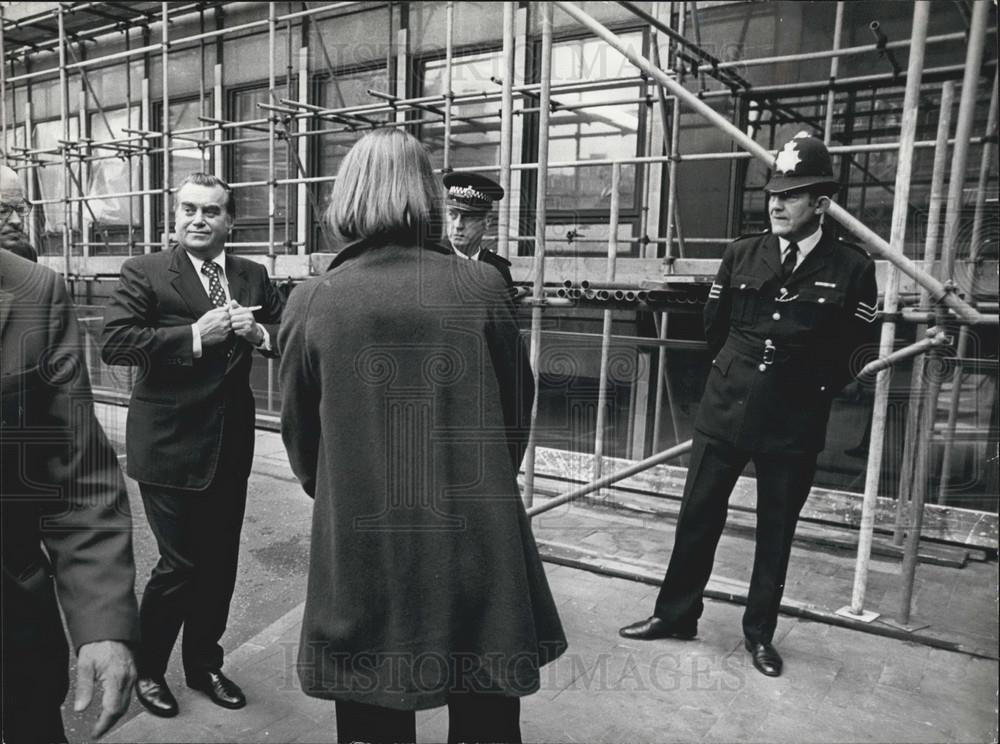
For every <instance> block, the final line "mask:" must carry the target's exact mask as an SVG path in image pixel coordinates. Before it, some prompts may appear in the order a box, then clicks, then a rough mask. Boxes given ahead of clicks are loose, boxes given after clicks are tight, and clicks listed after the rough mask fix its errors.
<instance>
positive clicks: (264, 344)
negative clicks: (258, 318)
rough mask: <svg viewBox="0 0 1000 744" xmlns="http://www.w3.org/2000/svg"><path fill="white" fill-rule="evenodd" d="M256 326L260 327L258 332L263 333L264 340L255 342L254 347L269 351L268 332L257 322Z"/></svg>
mask: <svg viewBox="0 0 1000 744" xmlns="http://www.w3.org/2000/svg"><path fill="white" fill-rule="evenodd" d="M257 326H258V327H259V328H260V332H261V333H263V334H264V340H263V341H261V342H260V343H259V344H257V346H256V347H255V348H257V349H259V350H260V351H270V350H271V334H270V333H268V332H267V329H266V328H265V327H264V326H262V325H260V324H259V323H258V324H257Z"/></svg>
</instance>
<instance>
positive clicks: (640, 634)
mask: <svg viewBox="0 0 1000 744" xmlns="http://www.w3.org/2000/svg"><path fill="white" fill-rule="evenodd" d="M618 635H620V636H621V637H622V638H631V639H632V640H637V641H654V640H656V639H657V638H679V639H680V640H682V641H690V640H691V639H692V638H694V637H695V636H696V635H698V628H697V627H694V628H678V627H675V626H673V625H671V624H670V623H668V622H667V621H666V620H663V619H661V618H658V617H656V616H655V615H654V616H653V617H649V618H646V619H645V620H640V621H639V622H637V623H632V624H631V625H626V626H625V627H624V628H621V629H620V630H619V631H618Z"/></svg>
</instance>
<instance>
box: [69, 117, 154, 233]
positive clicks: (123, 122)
mask: <svg viewBox="0 0 1000 744" xmlns="http://www.w3.org/2000/svg"><path fill="white" fill-rule="evenodd" d="M138 127H139V110H138V109H137V108H133V109H132V112H131V116H129V112H128V111H127V110H126V109H123V108H122V109H117V110H114V111H105V112H104V114H100V113H95V114H91V115H90V132H91V139H92V140H94V146H93V147H92V148H91V151H92V153H93V154H94V156H95V157H97V158H100V159H98V160H92V161H91V163H90V178H89V179H88V182H87V194H88V196H98V195H100V194H121V193H124V192H129V191H137V190H139V188H140V184H141V170H140V169H141V165H142V158H141V157H140V156H138V155H126V154H124V152H122V154H120V155H117V156H114V155H111V153H112V151H111V150H110V149H107V148H105V147H101V146H100V145H101V144H102V143H105V142H108V141H109V140H117V139H122V138H125V137H129V136H131V135H130V134H129V133H128V132H126V131H125V130H126V129H137V128H138ZM109 156H110V157H109ZM86 204H87V207H88V208H86V209H84V211H83V219H84V223H85V224H94V225H95V226H96V225H128V224H129V223H130V222H131V224H132V225H139V224H140V223H141V220H142V201H141V199H140V198H139V197H137V196H134V197H131V198H130V197H127V196H116V197H111V198H109V199H92V200H90V201H88V202H87V203H86Z"/></svg>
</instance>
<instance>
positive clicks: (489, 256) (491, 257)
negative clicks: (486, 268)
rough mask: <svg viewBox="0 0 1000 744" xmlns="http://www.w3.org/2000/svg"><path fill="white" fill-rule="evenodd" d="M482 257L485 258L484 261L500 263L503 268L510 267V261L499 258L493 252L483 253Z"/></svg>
mask: <svg viewBox="0 0 1000 744" xmlns="http://www.w3.org/2000/svg"><path fill="white" fill-rule="evenodd" d="M483 255H484V256H486V260H488V261H497V262H499V263H502V264H503V265H504V266H510V265H511V263H510V261H508V260H507V259H506V258H504V257H503V256H501V255H500V254H499V253H494V252H493V251H484V253H483Z"/></svg>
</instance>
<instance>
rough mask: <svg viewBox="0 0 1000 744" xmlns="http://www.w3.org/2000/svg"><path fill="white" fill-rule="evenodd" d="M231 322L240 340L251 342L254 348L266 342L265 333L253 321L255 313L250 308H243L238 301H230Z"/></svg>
mask: <svg viewBox="0 0 1000 744" xmlns="http://www.w3.org/2000/svg"><path fill="white" fill-rule="evenodd" d="M229 320H230V323H232V326H233V333H235V334H236V335H237V336H239V337H240V338H242V339H245V340H247V341H249V342H250V343H251V344H252V345H254V346H259V345H260V344H261V343H263V342H264V331H262V330H261V328H260V326H259V325H257V321H256V320H254V319H253V311H252V310H251V309H250V308H248V307H243V306H242V305H240V303H238V302H237V301H236V300H230V301H229Z"/></svg>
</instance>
